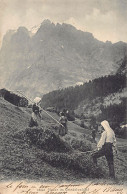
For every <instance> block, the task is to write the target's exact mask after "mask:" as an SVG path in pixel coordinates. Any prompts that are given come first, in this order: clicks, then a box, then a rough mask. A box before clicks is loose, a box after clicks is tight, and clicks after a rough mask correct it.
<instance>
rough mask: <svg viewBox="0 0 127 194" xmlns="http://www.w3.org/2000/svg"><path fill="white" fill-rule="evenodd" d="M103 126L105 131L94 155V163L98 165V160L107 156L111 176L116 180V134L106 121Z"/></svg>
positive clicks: (102, 123)
mask: <svg viewBox="0 0 127 194" xmlns="http://www.w3.org/2000/svg"><path fill="white" fill-rule="evenodd" d="M101 125H102V127H103V129H104V131H103V133H102V134H101V138H100V141H99V142H98V144H97V148H98V151H97V152H95V153H94V154H93V155H92V157H93V161H94V163H96V164H97V158H99V157H101V156H105V157H106V160H107V163H108V166H109V176H110V177H111V178H115V171H114V160H113V147H114V148H115V150H116V138H115V133H114V131H113V130H112V129H111V127H110V126H109V123H108V121H106V120H105V121H103V122H101ZM116 151H117V150H116Z"/></svg>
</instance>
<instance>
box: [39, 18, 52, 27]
mask: <svg viewBox="0 0 127 194" xmlns="http://www.w3.org/2000/svg"><path fill="white" fill-rule="evenodd" d="M50 24H51V21H50V20H49V19H45V20H44V21H43V22H42V23H41V26H43V25H50Z"/></svg>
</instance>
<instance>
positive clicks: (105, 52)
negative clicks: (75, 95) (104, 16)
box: [0, 20, 127, 97]
mask: <svg viewBox="0 0 127 194" xmlns="http://www.w3.org/2000/svg"><path fill="white" fill-rule="evenodd" d="M126 55H127V44H126V43H123V42H118V43H115V44H112V43H111V42H109V41H107V42H106V43H103V42H101V41H98V40H97V39H95V38H94V37H93V35H92V34H91V33H88V32H82V31H80V30H77V29H76V28H75V27H73V26H71V25H68V24H62V25H61V24H56V25H55V24H53V23H51V22H50V21H49V20H45V21H43V23H42V24H41V26H40V28H39V29H38V31H37V32H36V33H35V34H34V35H33V36H31V34H30V32H29V31H28V30H27V29H26V28H25V27H20V28H19V29H18V30H17V31H16V32H15V31H9V32H8V33H7V34H6V35H5V37H4V39H3V45H2V48H1V51H0V83H1V87H7V88H9V89H11V90H22V91H24V92H25V94H26V95H29V96H30V97H34V96H37V95H40V94H44V93H47V92H49V91H52V90H55V89H60V88H63V87H67V86H70V85H75V84H76V83H77V82H86V81H87V80H90V79H94V78H97V77H100V76H103V75H108V74H112V73H116V72H117V70H118V68H119V66H120V65H121V61H122V60H123V59H124V57H125V56H126Z"/></svg>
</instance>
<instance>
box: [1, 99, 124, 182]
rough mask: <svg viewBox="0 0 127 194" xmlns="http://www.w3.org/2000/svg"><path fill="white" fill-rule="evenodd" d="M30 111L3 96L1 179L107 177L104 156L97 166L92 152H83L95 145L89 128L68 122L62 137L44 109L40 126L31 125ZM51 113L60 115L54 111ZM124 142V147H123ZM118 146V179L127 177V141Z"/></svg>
mask: <svg viewBox="0 0 127 194" xmlns="http://www.w3.org/2000/svg"><path fill="white" fill-rule="evenodd" d="M30 114H31V109H28V108H19V107H16V106H14V105H12V104H10V103H8V102H7V101H5V100H3V99H2V98H0V115H1V116H0V133H1V134H0V169H1V171H0V180H8V179H13V180H19V179H29V180H32V179H33V180H41V181H72V180H73V181H78V180H80V181H85V180H86V179H87V178H90V179H91V178H104V179H107V178H108V167H107V163H106V161H105V159H104V158H101V159H99V166H98V167H95V166H94V164H93V163H92V160H91V155H90V153H89V152H88V153H87V154H85V153H84V154H83V153H82V152H85V151H91V150H93V149H95V147H96V144H95V143H92V142H91V138H90V137H91V135H90V134H91V131H89V128H81V127H79V126H78V125H76V124H75V123H73V122H69V123H68V129H69V133H68V135H66V136H64V137H59V136H58V125H57V124H56V123H55V121H53V120H52V119H51V118H50V117H49V116H48V115H46V114H45V113H44V112H42V117H43V120H42V122H41V123H40V126H39V127H38V128H33V129H32V128H31V129H30V128H28V123H29V120H30ZM51 114H52V116H53V117H55V118H56V119H58V116H57V115H56V114H55V113H51ZM40 134H42V136H40ZM38 135H39V136H38ZM98 138H99V136H97V140H98ZM53 140H55V141H53ZM51 142H52V144H51ZM58 143H59V144H58ZM60 144H61V145H60ZM52 145H53V146H52ZM58 145H60V146H59V147H58ZM122 145H124V148H123V147H120V146H122ZM56 147H57V149H56ZM118 147H119V156H118V158H115V169H116V176H117V179H118V181H121V180H126V178H127V177H126V167H127V166H126V159H127V151H126V147H127V143H126V141H125V140H119V139H118ZM47 148H48V149H47ZM58 148H59V149H58ZM63 148H66V149H65V150H64V149H63ZM98 172H99V173H98Z"/></svg>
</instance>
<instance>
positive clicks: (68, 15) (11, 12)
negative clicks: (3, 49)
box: [0, 0, 127, 44]
mask: <svg viewBox="0 0 127 194" xmlns="http://www.w3.org/2000/svg"><path fill="white" fill-rule="evenodd" d="M45 19H49V20H50V21H51V22H53V23H69V24H72V25H73V26H75V27H76V28H77V29H80V30H82V31H87V32H91V33H92V34H93V35H94V37H95V38H97V39H98V40H101V41H104V42H105V41H107V40H108V41H111V42H113V43H115V42H118V41H124V42H127V0H0V44H1V42H2V38H3V35H4V34H5V33H6V32H7V31H8V30H9V29H15V30H16V29H17V28H18V27H19V26H25V27H27V28H28V29H29V30H31V29H33V27H34V26H38V25H39V24H40V23H42V22H43V20H45Z"/></svg>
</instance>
